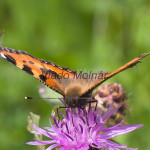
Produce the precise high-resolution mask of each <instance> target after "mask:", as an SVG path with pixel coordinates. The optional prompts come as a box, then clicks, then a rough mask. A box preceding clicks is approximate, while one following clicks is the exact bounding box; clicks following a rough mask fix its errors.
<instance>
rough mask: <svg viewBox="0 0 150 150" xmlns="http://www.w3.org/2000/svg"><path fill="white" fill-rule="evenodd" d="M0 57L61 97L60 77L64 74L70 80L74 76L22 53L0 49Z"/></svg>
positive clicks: (71, 72) (67, 70)
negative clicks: (67, 75)
mask: <svg viewBox="0 0 150 150" xmlns="http://www.w3.org/2000/svg"><path fill="white" fill-rule="evenodd" d="M0 56H1V57H2V58H4V59H6V60H7V61H9V62H11V63H12V64H14V65H15V66H17V67H18V68H20V69H22V70H24V71H26V72H27V73H29V74H30V75H32V76H33V77H35V78H36V79H38V80H40V81H41V82H42V83H44V84H45V85H47V86H48V87H50V88H52V89H53V90H55V91H56V92H58V93H60V94H61V95H64V91H63V86H62V85H61V80H60V79H61V76H63V75H64V74H65V73H67V74H69V77H70V78H71V77H73V76H74V72H73V71H71V70H70V69H68V68H62V67H60V66H58V65H55V64H53V63H52V62H49V61H45V60H42V59H37V58H35V57H33V56H31V55H30V54H28V53H27V52H24V51H20V50H14V49H10V48H4V47H0Z"/></svg>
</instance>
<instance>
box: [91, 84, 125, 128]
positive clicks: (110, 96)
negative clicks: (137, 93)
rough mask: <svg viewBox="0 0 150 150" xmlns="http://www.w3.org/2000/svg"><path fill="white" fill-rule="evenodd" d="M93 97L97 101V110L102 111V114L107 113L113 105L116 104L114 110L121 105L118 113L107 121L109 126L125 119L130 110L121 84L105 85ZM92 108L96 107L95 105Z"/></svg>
mask: <svg viewBox="0 0 150 150" xmlns="http://www.w3.org/2000/svg"><path fill="white" fill-rule="evenodd" d="M93 97H94V98H95V99H96V100H97V102H98V103H97V108H99V109H100V110H101V113H102V114H103V113H105V112H106V111H107V109H108V107H109V106H110V105H111V104H112V103H114V104H113V108H117V107H118V106H119V105H121V107H120V108H119V109H118V111H116V112H115V113H114V114H113V115H112V116H111V117H110V118H109V119H107V120H106V122H105V123H106V124H107V125H109V126H112V125H115V124H117V123H119V122H120V121H121V120H123V119H124V118H125V114H126V111H127V110H128V108H127V105H126V102H127V96H126V93H125V91H124V89H123V87H122V86H121V84H117V83H113V84H104V85H102V86H100V87H99V88H98V89H97V90H96V92H95V94H94V96H93ZM92 107H95V104H94V103H93V104H92Z"/></svg>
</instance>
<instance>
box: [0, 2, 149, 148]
mask: <svg viewBox="0 0 150 150" xmlns="http://www.w3.org/2000/svg"><path fill="white" fill-rule="evenodd" d="M0 29H4V30H5V33H4V36H3V42H2V46H4V47H9V48H14V49H21V50H25V51H27V52H29V53H30V54H31V55H33V56H35V57H37V58H43V59H45V60H49V61H52V62H55V63H56V64H58V65H60V66H63V67H69V68H71V69H72V70H79V69H83V70H93V71H94V70H106V71H108V72H111V71H113V70H115V69H116V68H118V67H120V66H121V65H123V64H124V63H126V62H127V61H129V60H131V59H133V58H135V57H137V56H139V55H140V54H142V53H145V52H149V51H150V1H149V0H107V1H101V0H76V1H72V0H43V1H41V0H22V1H20V0H13V1H12V0H0ZM113 82H117V83H121V84H122V86H123V87H124V89H125V91H126V93H127V95H128V97H129V101H128V106H129V113H128V117H127V121H128V123H129V124H144V127H143V128H141V129H139V130H137V131H134V132H132V133H129V134H127V135H123V136H119V137H118V138H117V139H118V142H120V143H121V144H127V146H128V147H133V148H134V147H135V148H136V147H138V148H139V149H140V150H141V149H142V150H149V149H150V142H149V139H150V56H148V57H146V58H144V59H143V60H142V63H141V64H139V65H138V66H137V67H134V68H132V69H129V70H126V71H125V72H123V73H121V74H119V75H117V76H115V77H113V78H112V79H110V80H109V81H107V83H113ZM39 85H41V84H40V83H39V81H37V80H35V79H34V78H33V77H32V76H29V75H28V74H26V73H24V72H23V71H22V70H19V69H18V68H16V67H14V66H13V65H12V64H9V63H7V62H6V61H5V60H3V59H0V149H1V150H9V149H11V150H17V149H26V150H31V149H32V150H33V149H36V148H35V147H34V146H30V145H26V144H25V143H26V142H28V141H32V138H33V135H31V134H30V133H28V131H27V130H26V126H27V116H28V114H29V112H31V111H32V112H34V113H36V114H39V115H40V116H41V124H40V126H41V127H42V126H48V118H49V116H50V114H51V109H52V108H51V107H50V106H49V105H47V104H46V103H45V102H44V101H42V100H24V96H32V97H39V94H38V86H39Z"/></svg>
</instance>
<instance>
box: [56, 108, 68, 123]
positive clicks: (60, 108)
mask: <svg viewBox="0 0 150 150" xmlns="http://www.w3.org/2000/svg"><path fill="white" fill-rule="evenodd" d="M61 108H68V107H67V106H58V107H57V117H58V122H59V121H60V116H59V113H60V112H59V109H61Z"/></svg>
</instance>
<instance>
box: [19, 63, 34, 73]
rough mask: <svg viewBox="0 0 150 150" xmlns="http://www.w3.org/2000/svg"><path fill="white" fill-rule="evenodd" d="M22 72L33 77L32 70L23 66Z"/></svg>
mask: <svg viewBox="0 0 150 150" xmlns="http://www.w3.org/2000/svg"><path fill="white" fill-rule="evenodd" d="M22 70H24V71H26V72H27V73H29V74H31V75H33V72H32V70H31V68H30V67H28V66H26V65H24V66H23V68H22Z"/></svg>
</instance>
